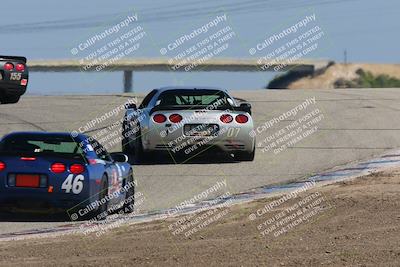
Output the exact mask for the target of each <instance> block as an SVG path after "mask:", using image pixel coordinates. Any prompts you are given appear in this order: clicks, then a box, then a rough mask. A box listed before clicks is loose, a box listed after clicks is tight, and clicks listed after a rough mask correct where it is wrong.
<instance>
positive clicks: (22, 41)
mask: <svg viewBox="0 0 400 267" xmlns="http://www.w3.org/2000/svg"><path fill="white" fill-rule="evenodd" d="M6 10H9V11H10V12H5V11H6ZM399 10H400V1H398V0H397V1H396V0H385V1H374V0H343V1H341V0H269V1H268V0H220V1H199V0H170V1H160V0H156V1H144V0H137V1H128V0H118V1H105V0H84V1H82V0H79V1H78V0H68V1H54V0H36V1H31V0H19V1H7V3H3V4H2V16H0V25H1V26H0V40H1V42H2V45H1V50H0V54H6V55H8V54H9V55H24V56H26V57H28V59H61V58H63V59H67V58H77V59H79V56H80V55H77V56H74V55H72V54H71V49H72V48H74V47H76V46H77V45H78V44H80V43H81V42H82V41H84V40H87V39H88V38H89V37H91V36H93V35H94V34H96V33H100V32H102V31H104V30H105V29H108V28H109V27H110V26H112V25H115V23H118V22H119V21H121V19H123V18H125V17H126V15H127V14H137V15H138V21H137V22H135V23H136V24H132V25H130V26H129V27H130V29H131V28H133V27H136V26H137V25H140V26H141V27H142V28H143V30H144V31H145V32H146V37H145V38H144V39H143V40H141V41H140V48H139V49H138V50H137V51H135V52H134V53H132V54H131V55H129V56H132V57H137V58H144V57H154V58H160V57H161V56H162V55H161V54H160V49H161V48H163V47H166V46H168V44H170V43H172V42H174V40H176V39H177V38H179V37H180V36H182V35H183V34H187V33H191V32H192V31H193V30H195V29H197V28H199V27H201V26H202V25H204V24H206V23H207V22H209V21H210V20H212V19H213V18H215V17H216V16H217V15H222V14H226V15H227V17H228V19H227V21H226V22H225V24H224V27H225V26H226V25H227V26H229V27H230V28H231V29H232V31H234V33H235V37H234V38H233V39H231V40H229V41H228V43H229V48H228V49H226V50H224V51H223V52H221V53H220V54H218V55H216V57H228V58H249V57H251V55H250V54H249V49H250V48H252V47H255V46H256V45H257V44H258V43H260V42H262V41H263V40H265V39H266V38H267V37H269V36H271V34H274V33H278V32H281V31H282V30H284V29H286V28H288V27H290V26H291V25H294V24H295V23H296V22H298V21H300V20H301V19H303V18H304V17H305V16H306V15H311V14H315V17H316V20H315V21H314V22H313V23H314V25H317V26H319V27H320V28H322V29H323V32H324V37H323V38H322V39H321V40H320V41H319V45H318V49H316V50H315V51H313V52H312V53H309V54H307V56H305V57H306V58H319V59H332V60H335V61H343V52H344V50H345V49H346V50H347V53H348V60H349V61H350V62H383V63H385V62H389V63H399V57H400V53H399V44H400V42H399V41H400V35H399V26H400V25H399V24H400V23H399V17H398V12H399ZM218 27H219V26H218ZM218 27H217V28H218ZM221 27H222V26H221ZM203 36H207V34H203ZM110 40H111V39H110ZM198 40H200V39H198ZM198 40H197V41H198ZM193 41H194V42H192V43H190V42H188V43H187V45H186V44H185V45H183V46H181V48H182V49H183V48H185V49H186V48H189V47H190V45H191V44H194V43H196V42H197V41H196V40H193ZM182 49H181V50H179V51H183V50H184V49H183V50H182ZM174 53H175V52H171V53H168V54H167V55H166V56H175V55H177V53H175V54H174ZM257 55H260V56H261V55H262V53H260V54H256V56H257ZM275 74H276V73H272V72H268V73H261V72H260V73H228V72H218V73H214V72H189V73H175V72H143V73H135V74H134V88H135V90H136V91H147V90H149V89H151V88H154V87H159V86H164V85H174V84H177V85H204V86H205V85H207V86H221V87H225V88H228V89H257V88H262V87H264V86H265V85H266V84H267V82H268V80H269V79H270V78H271V77H273V76H274V75H275ZM121 88H122V73H120V72H113V73H109V72H105V73H104V72H102V73H90V74H88V73H86V72H82V73H75V74H73V73H58V74H56V73H45V74H41V73H33V74H32V75H31V83H30V85H29V92H30V93H31V94H57V93H65V94H68V93H94V92H97V93H112V92H114V93H115V92H120V91H121Z"/></svg>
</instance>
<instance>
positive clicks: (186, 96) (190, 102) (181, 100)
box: [156, 89, 229, 109]
mask: <svg viewBox="0 0 400 267" xmlns="http://www.w3.org/2000/svg"><path fill="white" fill-rule="evenodd" d="M228 98H229V97H228V95H227V94H226V93H225V92H223V91H219V90H205V89H196V90H168V91H165V92H163V93H161V94H160V96H159V97H158V100H157V103H156V105H159V106H210V105H215V107H216V108H217V109H218V108H221V107H226V106H229V102H228Z"/></svg>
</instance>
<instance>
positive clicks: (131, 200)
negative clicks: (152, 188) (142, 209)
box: [123, 171, 135, 213]
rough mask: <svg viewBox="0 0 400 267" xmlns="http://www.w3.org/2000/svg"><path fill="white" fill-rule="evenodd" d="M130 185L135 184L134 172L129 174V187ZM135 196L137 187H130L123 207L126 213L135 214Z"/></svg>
mask: <svg viewBox="0 0 400 267" xmlns="http://www.w3.org/2000/svg"><path fill="white" fill-rule="evenodd" d="M129 183H134V177H133V173H132V171H131V172H130V173H129V178H128V181H127V183H126V184H127V185H128V184H129ZM134 196H135V186H134V185H133V186H131V187H129V189H128V192H126V195H125V202H124V206H123V211H124V213H132V212H134V204H135V197H134Z"/></svg>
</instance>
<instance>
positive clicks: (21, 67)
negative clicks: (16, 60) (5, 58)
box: [15, 64, 25, 72]
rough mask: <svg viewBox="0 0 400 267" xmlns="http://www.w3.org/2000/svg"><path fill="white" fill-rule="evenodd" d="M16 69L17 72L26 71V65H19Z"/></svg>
mask: <svg viewBox="0 0 400 267" xmlns="http://www.w3.org/2000/svg"><path fill="white" fill-rule="evenodd" d="M15 69H16V70H17V71H21V72H22V71H24V70H25V65H24V64H17V65H16V66H15Z"/></svg>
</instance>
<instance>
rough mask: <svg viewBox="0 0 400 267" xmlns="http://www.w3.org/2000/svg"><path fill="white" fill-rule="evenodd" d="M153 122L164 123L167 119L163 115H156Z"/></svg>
mask: <svg viewBox="0 0 400 267" xmlns="http://www.w3.org/2000/svg"><path fill="white" fill-rule="evenodd" d="M153 120H154V121H155V122H157V123H163V122H166V120H167V117H165V116H164V115H163V114H156V115H154V117H153Z"/></svg>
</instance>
